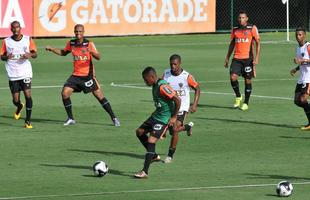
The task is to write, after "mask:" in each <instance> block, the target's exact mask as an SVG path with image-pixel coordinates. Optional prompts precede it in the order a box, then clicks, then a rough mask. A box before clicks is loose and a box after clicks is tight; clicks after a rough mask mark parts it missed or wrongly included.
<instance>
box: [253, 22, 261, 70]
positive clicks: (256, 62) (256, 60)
mask: <svg viewBox="0 0 310 200" xmlns="http://www.w3.org/2000/svg"><path fill="white" fill-rule="evenodd" d="M252 33H253V38H254V41H255V46H256V51H255V59H254V61H253V65H254V66H255V65H257V64H258V63H259V57H260V37H259V33H258V30H257V27H256V26H253V29H252Z"/></svg>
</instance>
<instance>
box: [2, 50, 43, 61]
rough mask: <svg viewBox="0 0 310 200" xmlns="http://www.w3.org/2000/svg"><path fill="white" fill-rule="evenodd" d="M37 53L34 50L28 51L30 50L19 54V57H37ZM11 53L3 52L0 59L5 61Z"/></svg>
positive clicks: (10, 56) (10, 57)
mask: <svg viewBox="0 0 310 200" xmlns="http://www.w3.org/2000/svg"><path fill="white" fill-rule="evenodd" d="M37 57H38V54H37V52H36V51H30V52H26V53H25V54H23V55H21V57H20V59H30V58H37ZM12 58H13V55H12V54H9V55H7V54H3V55H1V60H2V61H7V60H9V59H12Z"/></svg>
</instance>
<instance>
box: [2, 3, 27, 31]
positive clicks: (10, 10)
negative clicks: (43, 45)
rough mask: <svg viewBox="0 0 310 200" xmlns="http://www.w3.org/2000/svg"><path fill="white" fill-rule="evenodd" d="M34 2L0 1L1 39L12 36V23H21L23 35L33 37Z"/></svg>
mask: <svg viewBox="0 0 310 200" xmlns="http://www.w3.org/2000/svg"><path fill="white" fill-rule="evenodd" d="M32 3H33V1H32V0H1V1H0V37H7V36H10V35H12V32H11V22H12V21H19V23H20V25H21V27H22V33H23V34H25V35H30V36H32V35H33V31H32V30H33V29H32V28H33V27H32V22H33V10H32V8H33V4H32Z"/></svg>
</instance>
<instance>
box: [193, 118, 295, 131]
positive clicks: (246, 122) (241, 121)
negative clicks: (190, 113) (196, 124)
mask: <svg viewBox="0 0 310 200" xmlns="http://www.w3.org/2000/svg"><path fill="white" fill-rule="evenodd" d="M195 118H196V119H204V120H209V121H221V122H230V123H242V124H256V125H264V126H273V127H279V128H292V129H295V128H298V127H297V126H292V125H287V124H275V123H270V122H258V121H249V120H238V119H223V118H215V117H195Z"/></svg>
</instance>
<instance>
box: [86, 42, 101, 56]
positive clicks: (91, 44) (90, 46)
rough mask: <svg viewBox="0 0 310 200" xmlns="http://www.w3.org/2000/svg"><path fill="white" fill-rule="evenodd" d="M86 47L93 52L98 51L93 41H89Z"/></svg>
mask: <svg viewBox="0 0 310 200" xmlns="http://www.w3.org/2000/svg"><path fill="white" fill-rule="evenodd" d="M88 48H89V50H91V51H93V52H96V53H99V52H98V51H97V49H96V46H95V44H94V43H93V42H89V45H88Z"/></svg>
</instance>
